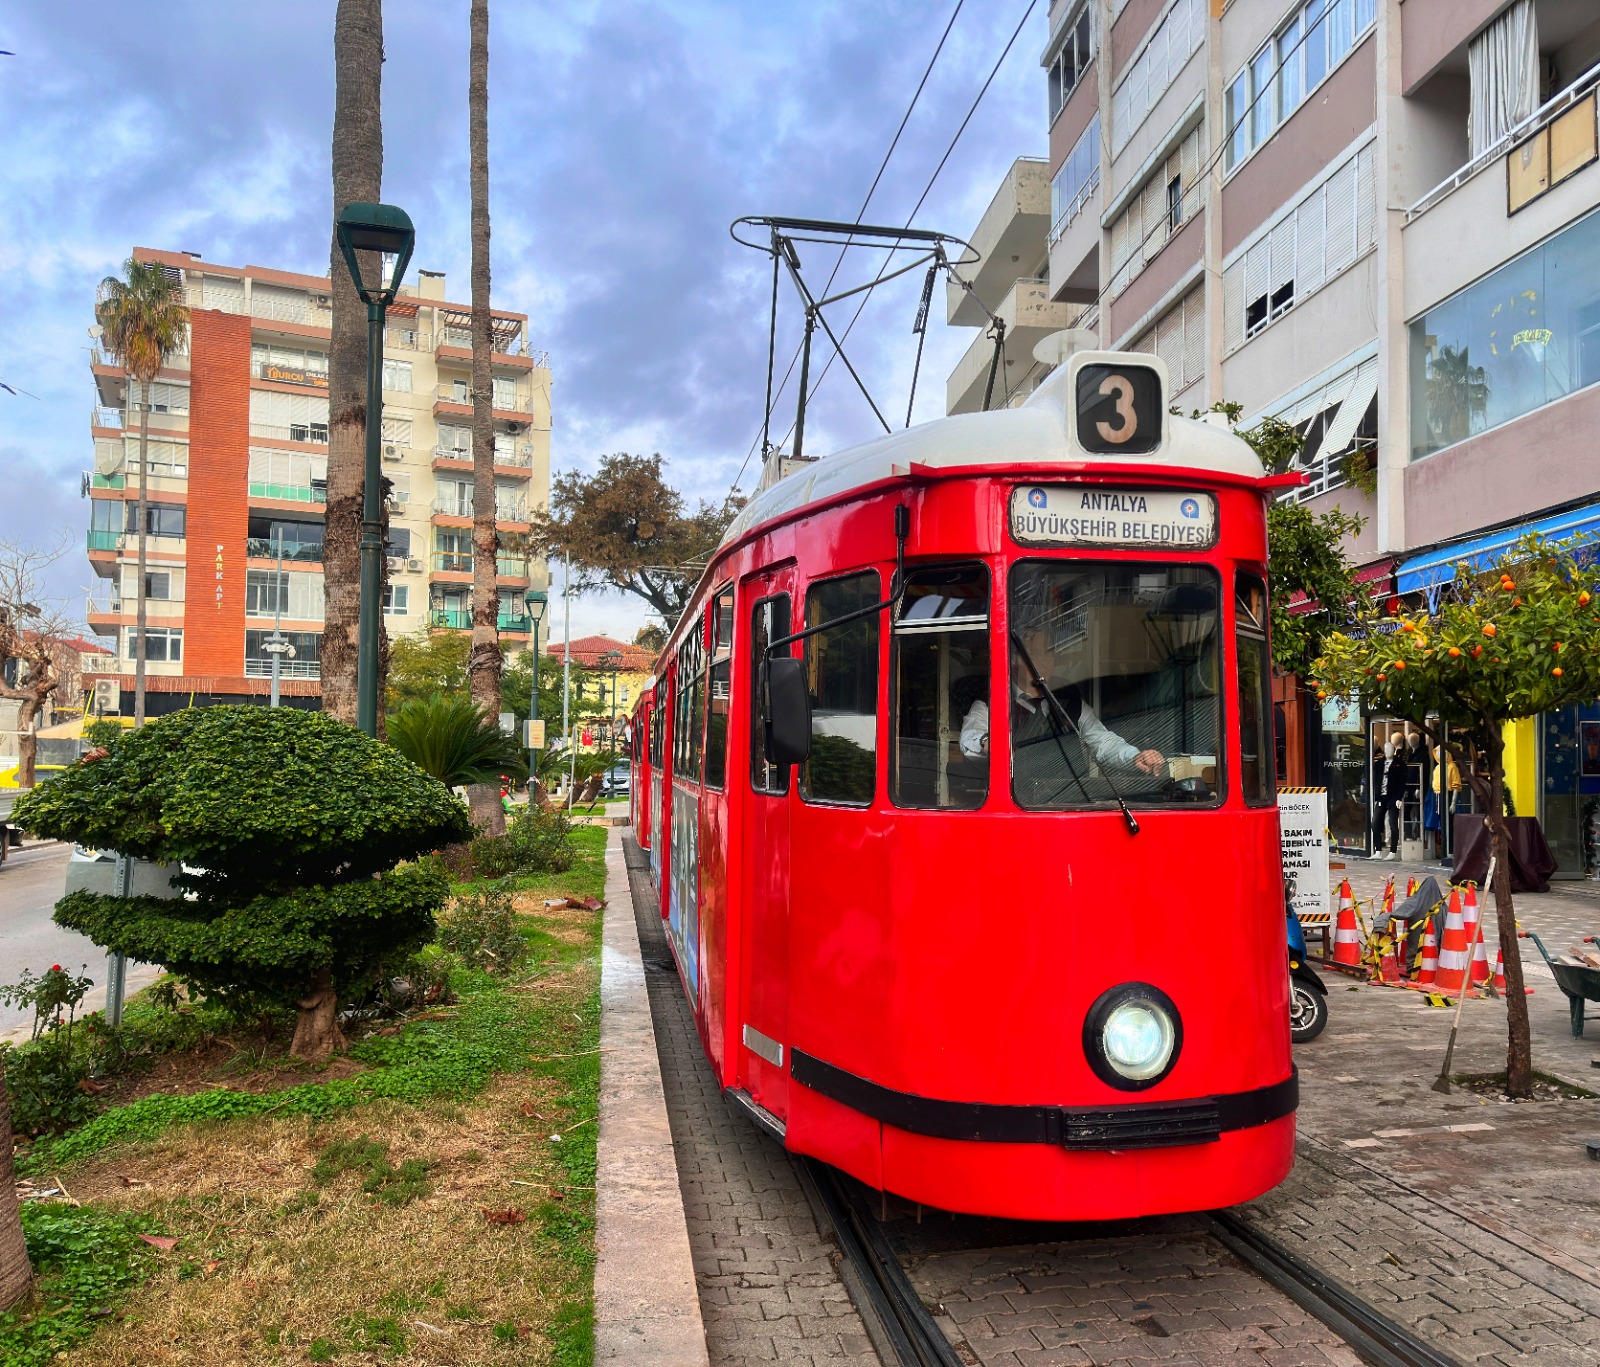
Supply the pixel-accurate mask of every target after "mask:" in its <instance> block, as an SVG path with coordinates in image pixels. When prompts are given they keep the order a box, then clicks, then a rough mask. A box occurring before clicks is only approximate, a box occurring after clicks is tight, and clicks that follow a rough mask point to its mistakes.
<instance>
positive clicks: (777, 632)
mask: <svg viewBox="0 0 1600 1367" xmlns="http://www.w3.org/2000/svg"><path fill="white" fill-rule="evenodd" d="M788 634H789V595H788V594H787V593H780V594H776V595H775V596H773V597H771V598H763V599H762V600H761V601H760V602H759V603H757V604H756V605H755V607H753V608H751V610H750V786H751V787H752V788H754V789H755V790H756V792H758V793H786V792H788V791H789V767H788V765H777V764H768V763H767V717H766V700H765V699H764V698H763V697H762V696H761V662H762V661H763V660H765V659H766V658H767V643H768V642H769V641H775V640H777V639H778V637H780V636H787V635H788ZM793 652H794V647H793V646H781V647H780V648H779V651H778V653H779V654H780V655H791V654H793Z"/></svg>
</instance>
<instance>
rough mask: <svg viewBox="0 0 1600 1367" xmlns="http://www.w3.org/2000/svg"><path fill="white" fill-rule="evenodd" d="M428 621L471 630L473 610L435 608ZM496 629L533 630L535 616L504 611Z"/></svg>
mask: <svg viewBox="0 0 1600 1367" xmlns="http://www.w3.org/2000/svg"><path fill="white" fill-rule="evenodd" d="M428 622H429V625H431V626H436V627H448V628H449V629H450V630H452V631H469V630H471V628H472V611H471V609H462V608H433V609H432V610H430V611H429V613H428ZM495 629H496V630H498V631H517V632H525V631H532V630H533V618H532V617H529V616H528V615H527V614H526V613H522V614H518V613H511V612H502V613H501V614H500V615H499V616H498V617H497V618H496V619H495Z"/></svg>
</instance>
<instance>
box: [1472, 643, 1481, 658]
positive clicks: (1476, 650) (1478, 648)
mask: <svg viewBox="0 0 1600 1367" xmlns="http://www.w3.org/2000/svg"><path fill="white" fill-rule="evenodd" d="M1482 654H1483V647H1482V646H1473V647H1472V658H1473V659H1474V660H1476V659H1477V658H1478V656H1480V655H1482Z"/></svg>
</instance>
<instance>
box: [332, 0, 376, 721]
mask: <svg viewBox="0 0 1600 1367" xmlns="http://www.w3.org/2000/svg"><path fill="white" fill-rule="evenodd" d="M333 65H334V105H333V213H334V216H335V217H337V216H338V213H339V210H340V209H342V208H343V207H344V206H345V205H346V204H350V203H354V202H357V201H370V202H374V203H375V202H376V201H377V200H378V199H379V198H380V197H381V195H382V187H383V120H382V114H381V109H380V104H379V101H380V97H381V91H382V84H383V7H382V3H381V0H339V8H338V13H337V15H336V16H335V18H334V21H333ZM329 260H330V265H329V275H330V277H331V282H332V285H333V340H332V345H331V346H330V348H329V352H328V501H327V514H326V518H325V522H326V526H325V528H324V530H323V542H322V573H323V582H324V589H325V599H326V615H325V618H324V622H323V628H322V671H321V672H322V710H323V711H324V712H327V713H328V714H329V715H330V716H334V717H337V718H338V719H339V720H340V721H344V722H349V723H351V724H352V725H353V724H354V723H355V719H356V665H357V657H358V651H359V639H360V623H361V552H360V538H361V500H362V489H363V485H364V483H365V465H366V432H367V309H366V305H365V304H363V303H362V302H361V298H360V296H359V295H357V294H356V289H355V283H354V282H353V281H352V280H351V279H350V272H349V269H348V268H347V267H346V266H345V264H344V257H343V256H342V255H341V253H340V251H339V239H338V234H337V233H334V235H333V237H332V241H331V245H330V249H329Z"/></svg>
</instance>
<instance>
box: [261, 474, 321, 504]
mask: <svg viewBox="0 0 1600 1367" xmlns="http://www.w3.org/2000/svg"><path fill="white" fill-rule="evenodd" d="M250 497H251V498H276V499H281V500H282V501H283V502H285V503H326V502H327V501H328V486H327V485H326V484H321V485H318V484H269V483H267V482H265V481H263V480H254V479H253V480H251V481H250Z"/></svg>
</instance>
